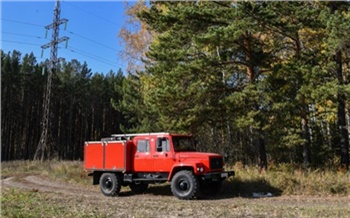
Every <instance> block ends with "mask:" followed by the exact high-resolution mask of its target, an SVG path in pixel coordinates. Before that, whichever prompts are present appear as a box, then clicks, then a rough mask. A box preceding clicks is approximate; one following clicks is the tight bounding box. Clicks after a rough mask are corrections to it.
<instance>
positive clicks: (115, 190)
mask: <svg viewBox="0 0 350 218" xmlns="http://www.w3.org/2000/svg"><path fill="white" fill-rule="evenodd" d="M121 183H122V179H121V177H120V175H119V174H115V173H103V174H102V176H101V178H100V189H101V192H102V194H104V195H105V196H116V195H118V194H119V192H120V189H121Z"/></svg>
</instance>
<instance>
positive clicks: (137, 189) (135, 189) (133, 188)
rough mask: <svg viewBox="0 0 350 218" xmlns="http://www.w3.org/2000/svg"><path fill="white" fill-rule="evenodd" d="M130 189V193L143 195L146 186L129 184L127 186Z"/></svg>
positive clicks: (143, 184)
mask: <svg viewBox="0 0 350 218" xmlns="http://www.w3.org/2000/svg"><path fill="white" fill-rule="evenodd" d="M129 187H130V189H131V191H132V192H134V193H135V194H141V193H144V192H145V191H146V189H147V188H148V184H147V183H142V182H141V183H135V182H133V183H131V184H130V185H129Z"/></svg>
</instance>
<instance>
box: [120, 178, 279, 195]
mask: <svg viewBox="0 0 350 218" xmlns="http://www.w3.org/2000/svg"><path fill="white" fill-rule="evenodd" d="M253 193H256V194H258V195H259V197H264V194H267V193H270V194H269V196H273V197H276V196H280V195H281V194H282V190H280V189H278V188H276V187H274V186H272V185H271V184H269V183H268V182H267V181H266V180H264V179H256V180H248V181H241V180H239V179H237V178H234V179H232V180H229V181H225V182H224V183H223V185H222V189H221V190H220V192H219V193H217V194H215V195H204V194H199V196H198V199H200V200H215V199H216V200H220V199H227V198H235V197H243V198H254V196H253ZM145 194H149V195H155V196H173V193H172V192H171V187H170V184H169V183H166V184H160V185H150V186H149V188H148V189H147V190H146V191H145ZM130 195H134V194H133V193H132V192H131V191H128V192H124V193H121V196H130Z"/></svg>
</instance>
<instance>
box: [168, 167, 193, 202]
mask: <svg viewBox="0 0 350 218" xmlns="http://www.w3.org/2000/svg"><path fill="white" fill-rule="evenodd" d="M198 189H199V183H198V179H197V177H195V175H193V173H192V172H191V171H188V170H182V171H179V172H177V173H176V174H175V175H174V177H173V179H172V181H171V191H172V192H173V195H174V196H176V197H177V198H179V199H184V200H188V199H193V198H195V197H196V195H197V192H198Z"/></svg>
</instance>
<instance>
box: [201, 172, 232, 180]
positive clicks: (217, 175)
mask: <svg viewBox="0 0 350 218" xmlns="http://www.w3.org/2000/svg"><path fill="white" fill-rule="evenodd" d="M234 175H235V171H224V172H214V173H205V174H204V175H203V179H205V180H224V179H226V178H229V177H230V176H234Z"/></svg>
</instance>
